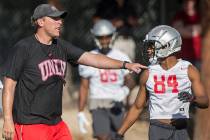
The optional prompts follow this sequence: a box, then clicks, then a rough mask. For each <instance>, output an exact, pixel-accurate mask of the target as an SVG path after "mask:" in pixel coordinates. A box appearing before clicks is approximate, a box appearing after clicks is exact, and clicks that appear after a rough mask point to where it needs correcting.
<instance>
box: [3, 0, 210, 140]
mask: <svg viewBox="0 0 210 140" xmlns="http://www.w3.org/2000/svg"><path fill="white" fill-rule="evenodd" d="M114 1H115V0H77V1H75V0H33V1H27V0H18V1H14V0H1V1H0V25H1V26H0V42H1V43H0V74H1V73H2V71H3V66H4V63H5V62H6V59H7V56H8V53H9V51H10V49H11V47H12V46H13V45H14V44H15V43H16V42H17V41H18V40H20V39H21V38H23V37H25V36H28V35H30V34H32V33H33V28H32V27H31V22H30V17H31V15H32V13H33V10H34V8H35V7H36V6H37V5H39V4H41V3H51V4H53V5H55V6H56V7H57V8H58V9H64V10H66V11H68V16H67V17H66V19H65V24H64V27H63V34H62V37H63V38H64V39H66V40H68V41H70V42H71V43H73V44H74V45H76V46H78V47H80V48H82V49H84V50H87V51H89V50H91V49H93V48H95V45H94V42H93V37H92V35H91V33H90V29H91V27H92V25H93V23H94V22H96V21H97V20H98V19H100V18H106V19H108V20H110V21H112V23H113V24H114V25H115V26H116V27H117V29H118V32H119V35H121V36H123V39H125V41H126V42H127V43H128V45H131V46H132V43H133V46H134V47H132V48H133V51H132V52H131V53H130V57H131V59H132V60H133V61H136V62H140V63H143V62H142V58H141V55H140V54H141V47H142V41H143V39H144V36H145V35H146V33H147V32H148V31H149V30H150V29H151V28H153V27H154V26H156V25H159V24H167V25H173V24H174V22H175V20H176V19H177V18H176V17H177V16H176V15H177V13H178V12H179V11H180V10H182V9H183V2H184V1H186V0H129V1H128V0H116V1H118V3H116V2H114ZM192 1H196V0H192ZM196 2H198V3H196V6H197V8H198V9H197V10H198V13H199V18H196V19H197V20H198V21H196V27H197V24H199V26H200V27H199V30H200V28H202V30H200V32H201V33H200V42H201V47H202V48H201V51H200V52H199V53H200V54H198V55H200V56H199V59H198V61H199V65H198V68H199V69H200V71H201V74H202V80H203V83H204V86H205V88H206V92H207V93H208V94H209V95H210V89H209V88H210V75H209V74H210V65H209V60H210V39H208V38H210V32H209V29H210V28H209V23H210V0H199V1H196ZM118 6H119V7H118ZM192 33H193V31H192ZM129 41H130V42H131V41H132V42H131V43H130V42H129ZM120 49H122V51H125V52H127V53H129V51H130V50H129V48H126V49H124V48H120ZM186 51H187V53H191V52H192V51H193V50H192V49H190V48H189V49H188V50H186ZM128 55H129V54H128ZM196 62H197V61H196ZM192 63H194V60H192ZM196 64H197V63H196ZM135 77H136V81H138V75H136V76H135ZM66 80H67V85H66V86H65V89H64V92H67V94H64V96H65V97H66V98H64V116H63V117H64V119H65V120H66V121H67V122H69V126H70V128H71V129H72V133H73V135H74V138H75V139H92V138H91V130H90V134H89V138H88V137H85V138H84V137H83V136H81V137H80V134H79V132H77V131H76V130H73V129H78V128H77V126H76V125H77V122H76V112H77V97H78V96H77V91H78V85H79V82H80V81H79V76H78V72H77V66H76V65H74V66H70V65H69V70H68V73H67V77H66ZM136 88H137V89H138V86H137V87H136ZM133 92H134V94H135V93H136V92H137V90H136V89H134V90H133ZM69 111H73V112H69ZM87 113H88V112H87ZM65 115H66V116H65ZM209 116H210V111H209V109H206V110H197V109H196V110H194V111H193V112H192V118H193V120H192V123H191V124H192V125H191V126H190V128H189V131H190V134H191V137H194V139H195V140H210V133H209V132H210V119H209ZM140 120H142V122H145V123H141V124H139V125H138V123H140V122H137V123H136V124H135V125H134V126H133V127H132V129H131V130H132V132H130V131H129V133H128V135H129V137H130V136H133V138H132V140H135V136H136V139H137V137H139V135H140V134H142V135H144V136H142V138H143V139H147V129H148V128H147V126H148V124H147V120H148V118H147V115H146V114H143V115H141V117H140ZM72 122H73V125H72ZM76 135H77V136H76Z"/></svg>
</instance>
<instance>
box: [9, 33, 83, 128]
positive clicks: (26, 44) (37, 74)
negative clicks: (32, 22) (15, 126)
mask: <svg viewBox="0 0 210 140" xmlns="http://www.w3.org/2000/svg"><path fill="white" fill-rule="evenodd" d="M83 53H84V51H83V50H81V49H79V48H77V47H74V46H73V45H72V44H70V43H68V42H66V41H63V40H60V39H57V40H54V41H53V43H52V45H44V44H41V43H40V42H38V41H37V40H36V39H35V37H34V36H30V37H28V38H25V39H23V40H21V41H19V42H18V43H17V44H16V45H15V46H14V51H13V53H12V55H11V57H9V59H8V62H7V64H8V65H7V67H6V71H5V76H7V77H9V78H12V79H13V80H15V81H17V85H16V89H15V97H14V104H13V119H14V122H16V123H21V124H39V123H43V124H56V123H58V122H59V121H60V120H61V114H62V91H63V81H64V80H63V78H64V77H65V72H66V66H67V65H66V62H67V61H69V62H75V63H76V62H77V60H78V59H79V58H80V56H81V55H82V54H83Z"/></svg>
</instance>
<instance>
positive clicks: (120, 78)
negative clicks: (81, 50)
mask: <svg viewBox="0 0 210 140" xmlns="http://www.w3.org/2000/svg"><path fill="white" fill-rule="evenodd" d="M91 53H95V54H98V53H99V52H98V50H93V51H91ZM106 56H108V57H110V58H113V59H117V60H121V61H129V62H130V59H129V57H128V56H127V55H126V54H124V53H122V52H120V51H119V50H116V49H112V50H111V51H110V52H109V53H108V54H107V55H106ZM128 73H129V71H128V70H126V69H98V68H94V67H90V66H85V65H79V74H80V76H82V77H84V78H88V79H89V82H90V83H89V89H90V98H91V99H113V100H116V101H119V99H122V100H123V98H124V97H126V96H127V95H128V93H129V90H128V88H127V87H125V86H124V76H125V75H127V74H128Z"/></svg>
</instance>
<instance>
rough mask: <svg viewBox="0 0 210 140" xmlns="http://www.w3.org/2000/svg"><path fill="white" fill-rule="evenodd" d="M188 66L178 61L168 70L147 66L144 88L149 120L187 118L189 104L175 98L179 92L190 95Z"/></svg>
mask: <svg viewBox="0 0 210 140" xmlns="http://www.w3.org/2000/svg"><path fill="white" fill-rule="evenodd" d="M190 64H191V63H190V62H188V61H184V60H181V59H179V61H178V63H177V64H176V65H175V66H173V67H172V68H171V69H169V70H164V69H163V68H162V67H161V66H160V65H152V66H149V78H148V80H147V82H146V88H147V90H148V92H149V111H150V119H178V118H189V105H190V103H189V102H187V103H183V102H181V101H179V99H178V98H177V97H178V93H180V92H181V91H186V92H189V93H190V94H192V91H191V81H190V80H189V77H188V66H189V65H190Z"/></svg>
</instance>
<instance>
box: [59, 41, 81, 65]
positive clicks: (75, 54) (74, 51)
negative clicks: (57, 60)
mask: <svg viewBox="0 0 210 140" xmlns="http://www.w3.org/2000/svg"><path fill="white" fill-rule="evenodd" d="M60 43H61V46H62V47H63V48H64V49H65V50H64V51H65V52H66V54H67V61H68V62H73V63H77V61H78V59H79V58H80V56H81V55H82V54H83V53H84V52H85V51H84V50H82V49H81V48H78V47H76V46H74V45H72V44H71V43H69V42H67V41H64V40H60Z"/></svg>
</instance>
